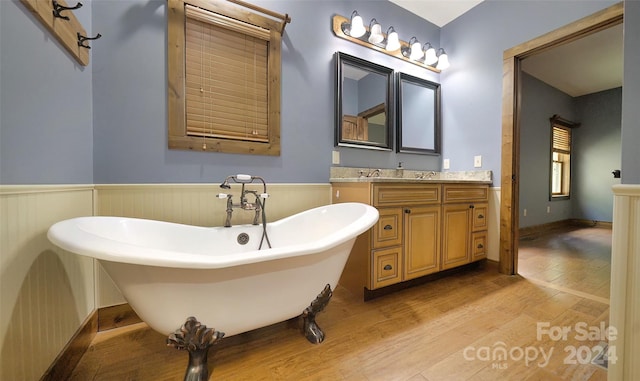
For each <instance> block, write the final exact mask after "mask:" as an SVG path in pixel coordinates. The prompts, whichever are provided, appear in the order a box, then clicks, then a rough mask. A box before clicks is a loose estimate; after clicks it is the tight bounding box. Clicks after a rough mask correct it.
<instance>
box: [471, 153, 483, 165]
mask: <svg viewBox="0 0 640 381" xmlns="http://www.w3.org/2000/svg"><path fill="white" fill-rule="evenodd" d="M473 166H474V167H475V168H480V167H482V156H480V155H478V156H474V157H473Z"/></svg>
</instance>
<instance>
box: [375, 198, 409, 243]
mask: <svg viewBox="0 0 640 381" xmlns="http://www.w3.org/2000/svg"><path fill="white" fill-rule="evenodd" d="M379 213H380V217H379V218H378V222H377V223H376V224H375V225H374V226H373V248H374V249H379V248H382V247H389V246H397V245H401V244H402V208H382V209H380V210H379Z"/></svg>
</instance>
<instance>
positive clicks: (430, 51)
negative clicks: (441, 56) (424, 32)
mask: <svg viewBox="0 0 640 381" xmlns="http://www.w3.org/2000/svg"><path fill="white" fill-rule="evenodd" d="M425 47H426V49H425V51H424V64H425V65H433V64H434V63H436V62H438V56H436V50H435V49H434V47H433V46H431V44H430V43H428V42H427V43H426V44H425Z"/></svg>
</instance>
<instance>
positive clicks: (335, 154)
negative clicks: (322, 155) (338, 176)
mask: <svg viewBox="0 0 640 381" xmlns="http://www.w3.org/2000/svg"><path fill="white" fill-rule="evenodd" d="M331 164H340V151H332V152H331Z"/></svg>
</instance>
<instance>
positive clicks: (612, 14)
mask: <svg viewBox="0 0 640 381" xmlns="http://www.w3.org/2000/svg"><path fill="white" fill-rule="evenodd" d="M623 18H624V5H623V3H622V2H620V3H617V4H615V5H612V6H610V7H608V8H605V9H603V10H601V11H599V12H596V13H594V14H592V15H590V16H587V17H584V18H582V19H580V20H578V21H575V22H572V23H570V24H567V25H565V26H563V27H560V28H558V29H556V30H553V31H551V32H549V33H546V34H544V35H542V36H540V37H537V38H534V39H532V40H530V41H527V42H525V43H522V44H520V45H517V46H514V47H512V48H510V49H507V50H505V51H504V54H503V65H502V72H503V75H502V159H501V163H502V164H501V178H500V186H501V190H500V263H499V267H498V268H499V271H500V272H501V273H503V274H509V275H515V274H516V273H517V272H518V258H517V253H518V228H519V224H518V219H519V210H518V209H519V193H518V192H519V178H518V172H519V168H520V106H521V104H520V101H521V93H520V61H521V60H522V59H524V58H526V57H530V56H532V55H534V54H537V53H541V52H543V51H545V50H548V49H551V48H554V47H557V46H560V45H563V44H566V43H569V42H571V41H575V40H577V39H580V38H582V37H585V36H588V35H590V34H593V33H596V32H599V31H601V30H604V29H607V28H610V27H612V26H615V25H618V24H621V23H622V22H623Z"/></svg>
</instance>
